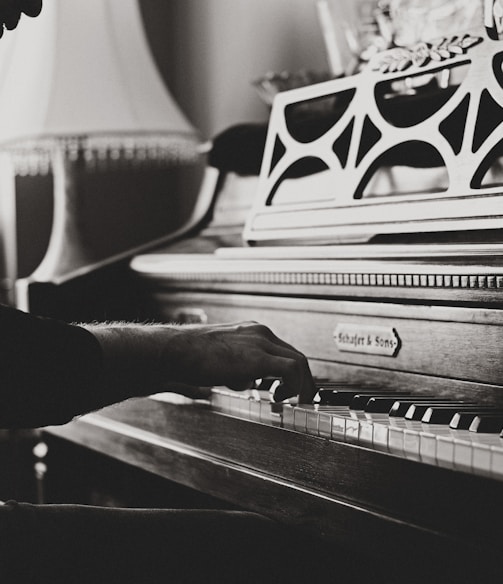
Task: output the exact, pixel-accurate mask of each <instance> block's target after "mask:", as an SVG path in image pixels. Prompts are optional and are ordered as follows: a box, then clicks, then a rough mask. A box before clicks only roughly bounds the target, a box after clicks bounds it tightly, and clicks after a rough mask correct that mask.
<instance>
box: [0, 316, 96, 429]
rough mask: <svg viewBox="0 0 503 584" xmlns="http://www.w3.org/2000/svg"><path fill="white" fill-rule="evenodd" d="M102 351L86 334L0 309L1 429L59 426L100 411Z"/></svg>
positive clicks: (64, 324)
mask: <svg viewBox="0 0 503 584" xmlns="http://www.w3.org/2000/svg"><path fill="white" fill-rule="evenodd" d="M103 379H104V374H103V363H102V353H101V347H100V345H99V342H98V340H97V339H96V338H95V337H94V335H92V333H90V332H89V331H87V330H86V329H84V328H82V327H79V326H75V325H70V324H67V323H64V322H60V321H57V320H53V319H48V318H41V317H37V316H34V315H31V314H27V313H25V312H21V311H19V310H16V309H14V308H11V307H8V306H3V305H0V427H1V428H34V427H40V426H47V425H52V424H62V423H65V422H68V421H69V420H71V419H72V418H73V417H74V416H76V415H78V414H82V413H85V412H87V411H89V410H90V409H95V408H97V407H100V406H101V405H103V404H102V398H103V393H104V381H103Z"/></svg>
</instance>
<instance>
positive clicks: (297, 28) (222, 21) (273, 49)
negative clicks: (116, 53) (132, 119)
mask: <svg viewBox="0 0 503 584" xmlns="http://www.w3.org/2000/svg"><path fill="white" fill-rule="evenodd" d="M141 7H142V12H143V16H144V21H145V26H146V29H147V32H148V35H149V37H150V41H151V46H152V49H153V51H154V55H155V57H156V60H157V62H158V65H159V68H160V70H161V72H162V75H163V77H164V79H165V80H166V82H167V84H168V86H169V88H170V90H171V91H172V93H173V95H174V96H175V98H176V99H177V101H178V103H179V104H180V106H181V107H182V109H183V110H184V112H185V113H186V114H187V116H188V118H189V119H190V120H191V121H192V123H193V124H194V125H195V126H196V127H197V128H198V129H199V130H200V132H201V135H202V138H203V139H207V138H210V137H211V136H213V135H215V134H216V133H218V132H220V131H221V130H223V129H225V128H227V127H228V126H230V125H232V124H235V123H239V122H250V121H261V120H267V116H268V110H267V107H266V106H265V105H264V104H263V103H262V101H261V99H260V98H259V97H258V94H257V93H256V91H255V89H254V88H253V87H252V85H251V82H252V80H254V79H256V78H258V77H260V76H262V75H263V74H264V73H266V72H268V71H275V72H280V71H283V70H288V71H298V70H300V69H313V70H318V71H324V70H327V69H328V64H327V60H326V57H325V51H324V45H323V39H322V35H321V32H320V27H319V25H318V20H317V13H316V5H315V0H141Z"/></svg>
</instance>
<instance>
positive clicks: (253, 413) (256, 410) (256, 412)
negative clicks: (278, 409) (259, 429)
mask: <svg viewBox="0 0 503 584" xmlns="http://www.w3.org/2000/svg"><path fill="white" fill-rule="evenodd" d="M249 405H250V420H252V421H254V422H260V400H259V399H255V398H252V399H250V404H249Z"/></svg>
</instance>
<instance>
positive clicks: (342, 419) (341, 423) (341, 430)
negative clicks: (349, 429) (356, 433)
mask: <svg viewBox="0 0 503 584" xmlns="http://www.w3.org/2000/svg"><path fill="white" fill-rule="evenodd" d="M347 419H348V416H346V415H344V414H343V413H337V414H334V415H333V417H332V439H333V440H338V441H339V442H344V441H345V440H346V421H347Z"/></svg>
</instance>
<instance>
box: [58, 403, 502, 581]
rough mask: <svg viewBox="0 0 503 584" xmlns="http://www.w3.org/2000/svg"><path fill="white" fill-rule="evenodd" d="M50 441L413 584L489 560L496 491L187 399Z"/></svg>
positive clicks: (129, 407) (91, 422) (120, 411)
mask: <svg viewBox="0 0 503 584" xmlns="http://www.w3.org/2000/svg"><path fill="white" fill-rule="evenodd" d="M49 431H50V433H51V434H53V435H56V436H59V437H63V438H66V439H68V440H70V441H72V442H75V443H77V444H80V445H84V446H86V447H88V448H91V449H94V450H97V451H99V452H102V453H105V454H107V455H109V456H112V457H114V458H117V459H119V460H122V461H125V462H127V463H129V464H132V465H135V466H138V467H140V468H143V469H145V470H147V471H149V472H153V473H155V474H158V475H160V476H164V477H165V478H168V479H170V480H173V481H176V482H180V483H182V484H184V485H186V486H189V487H192V488H195V489H198V490H200V491H202V492H205V493H208V494H210V495H212V496H216V497H218V498H221V499H223V500H226V501H229V502H233V503H235V504H238V505H239V506H241V507H244V508H248V509H252V510H255V511H259V512H261V513H264V514H266V515H268V516H271V517H273V518H275V519H277V520H279V521H282V522H284V523H286V524H288V525H292V526H294V527H295V528H297V529H300V530H301V531H302V530H304V531H305V532H306V533H309V534H314V535H316V536H318V537H322V538H323V539H325V540H327V541H333V542H334V544H335V543H344V545H349V546H352V547H357V548H358V549H361V550H362V554H365V553H370V554H372V555H377V556H379V555H380V556H382V557H383V560H384V559H386V561H391V560H392V561H393V562H396V563H394V564H393V566H392V568H393V569H398V570H403V569H404V568H405V567H407V570H411V569H412V566H414V564H415V563H417V564H418V566H417V567H416V568H415V570H418V571H417V572H415V574H417V575H421V576H422V577H425V575H427V574H428V572H429V575H430V576H431V574H432V572H431V570H433V572H435V570H437V571H438V570H439V569H440V566H442V564H443V562H445V566H444V568H445V567H446V566H449V569H450V570H452V569H455V570H459V567H460V563H459V554H460V553H462V554H463V553H466V554H469V556H467V557H470V559H471V560H473V561H474V562H475V563H478V562H481V561H482V562H485V563H486V565H489V564H490V563H491V562H492V560H494V558H495V557H497V555H498V553H499V552H498V551H497V550H498V548H499V542H500V541H501V538H502V536H503V532H502V529H503V527H502V526H503V521H502V520H503V500H502V498H501V483H500V482H498V481H493V480H490V479H485V478H482V477H475V476H471V475H468V474H464V473H459V472H450V471H447V470H446V469H441V468H437V467H433V466H426V465H422V464H419V463H416V462H414V461H407V460H402V459H400V458H397V457H394V456H391V455H386V454H384V453H378V452H373V451H370V450H367V449H364V448H360V447H355V446H352V445H350V444H344V443H337V442H332V441H328V440H325V439H322V438H317V437H313V436H306V435H302V434H298V433H296V432H291V431H288V430H284V429H282V428H277V427H273V426H267V425H264V424H259V423H254V422H249V421H244V420H239V419H235V418H232V417H229V416H226V415H222V414H218V413H215V412H213V411H212V410H210V409H209V408H208V406H207V405H205V404H204V403H189V402H188V400H186V403H185V404H180V403H178V404H171V403H169V402H159V401H157V400H152V399H140V400H130V401H129V402H127V403H125V404H122V405H120V406H116V407H113V408H107V409H105V410H103V411H101V412H100V413H99V414H92V415H88V416H85V417H83V418H81V419H80V420H78V421H76V422H72V423H70V424H68V425H66V426H63V427H58V428H51V429H50V430H49ZM418 550H420V554H419V556H420V557H418ZM475 558H476V561H475ZM461 564H462V562H461ZM456 566H457V567H456ZM472 569H473V566H472ZM414 577H415V576H411V579H410V580H409V579H408V580H407V581H414Z"/></svg>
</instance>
